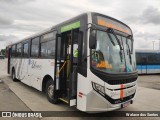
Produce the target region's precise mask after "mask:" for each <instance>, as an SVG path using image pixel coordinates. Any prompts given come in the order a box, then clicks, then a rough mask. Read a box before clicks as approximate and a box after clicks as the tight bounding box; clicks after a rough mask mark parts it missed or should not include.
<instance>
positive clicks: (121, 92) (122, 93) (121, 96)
mask: <svg viewBox="0 0 160 120" xmlns="http://www.w3.org/2000/svg"><path fill="white" fill-rule="evenodd" d="M120 88H121V90H120V98H121V99H123V97H124V91H123V88H124V85H123V84H121V85H120Z"/></svg>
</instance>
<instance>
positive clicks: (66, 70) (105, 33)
mask: <svg viewBox="0 0 160 120" xmlns="http://www.w3.org/2000/svg"><path fill="white" fill-rule="evenodd" d="M133 42H134V40H133V34H132V31H131V29H130V27H129V26H127V25H126V24H124V23H123V22H121V21H119V20H116V19H114V18H112V17H109V16H106V15H103V14H100V13H95V12H89V13H83V14H80V15H79V16H76V17H74V18H72V19H69V20H67V21H64V22H62V23H60V24H57V25H55V26H53V27H51V28H49V29H47V30H45V31H43V32H40V33H37V34H35V35H32V36H30V37H28V38H25V39H23V40H21V41H19V42H16V43H14V44H12V45H10V47H9V48H7V50H8V52H7V53H8V54H9V55H8V73H9V74H11V76H12V79H13V81H16V80H19V81H21V82H23V83H24V84H27V85H29V86H31V87H33V88H36V89H37V90H39V91H42V92H45V93H46V97H47V99H48V101H49V102H51V103H53V104H57V103H59V101H63V102H65V103H67V104H68V105H69V106H74V107H76V108H77V109H78V110H80V111H85V112H104V111H111V110H116V109H120V108H124V107H126V106H128V105H129V104H132V103H133V102H134V100H135V93H136V80H137V76H138V73H137V71H136V61H135V52H134V46H133Z"/></svg>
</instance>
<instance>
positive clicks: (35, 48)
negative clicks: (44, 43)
mask: <svg viewBox="0 0 160 120" xmlns="http://www.w3.org/2000/svg"><path fill="white" fill-rule="evenodd" d="M31 57H39V37H37V38H34V39H32V40H31Z"/></svg>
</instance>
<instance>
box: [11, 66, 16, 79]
mask: <svg viewBox="0 0 160 120" xmlns="http://www.w3.org/2000/svg"><path fill="white" fill-rule="evenodd" d="M12 80H13V81H14V82H16V81H17V79H16V71H15V68H14V67H12Z"/></svg>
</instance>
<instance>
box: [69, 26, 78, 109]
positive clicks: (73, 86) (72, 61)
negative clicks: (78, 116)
mask: <svg viewBox="0 0 160 120" xmlns="http://www.w3.org/2000/svg"><path fill="white" fill-rule="evenodd" d="M78 47H79V30H78V29H72V30H71V39H70V48H69V49H70V50H69V51H70V53H69V54H70V57H69V71H68V72H69V74H68V75H69V78H68V80H69V86H68V87H69V104H70V106H74V105H76V98H77V76H78V73H77V71H78V70H77V69H78Z"/></svg>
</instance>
